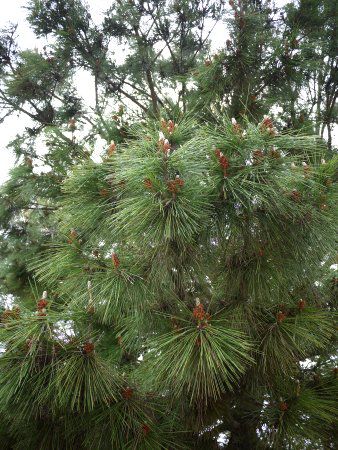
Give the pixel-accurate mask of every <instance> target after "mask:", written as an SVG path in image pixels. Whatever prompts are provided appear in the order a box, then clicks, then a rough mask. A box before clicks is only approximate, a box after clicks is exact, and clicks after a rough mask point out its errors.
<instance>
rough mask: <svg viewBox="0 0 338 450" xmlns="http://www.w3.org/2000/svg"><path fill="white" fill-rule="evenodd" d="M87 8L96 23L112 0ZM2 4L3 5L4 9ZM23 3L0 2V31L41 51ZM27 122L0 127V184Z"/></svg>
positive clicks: (221, 33)
mask: <svg viewBox="0 0 338 450" xmlns="http://www.w3.org/2000/svg"><path fill="white" fill-rule="evenodd" d="M87 3H88V4H89V5H90V10H91V15H92V17H93V20H94V21H95V22H100V19H101V17H102V13H103V12H104V11H105V10H107V9H108V8H109V6H110V5H111V3H112V0H87ZM275 3H276V5H277V6H283V5H284V4H285V3H287V1H286V0H275ZM4 4H5V5H4ZM25 5H27V0H11V1H9V0H7V1H4V0H2V2H1V6H2V9H1V14H0V29H1V28H3V27H5V26H6V25H7V24H8V23H9V22H12V23H16V24H18V39H19V46H20V48H21V49H25V48H34V47H37V48H42V47H43V45H44V44H45V42H44V41H43V40H37V39H36V37H35V35H34V33H33V32H32V31H31V30H30V29H29V26H28V24H27V22H26V21H25V17H26V14H27V11H26V10H25ZM226 38H227V36H226V33H225V28H224V25H222V24H221V23H220V24H218V26H217V27H216V28H215V29H214V31H213V35H212V42H213V48H214V49H217V48H221V47H222V46H223V43H224V42H225V40H226ZM88 81H89V80H88V76H87V75H86V74H81V77H80V79H79V84H78V86H77V87H78V91H79V93H80V95H82V96H83V97H84V98H85V99H86V100H87V101H88V102H89V103H92V102H91V99H92V98H93V95H94V92H93V83H91V82H88ZM25 126H27V120H26V119H24V118H22V117H20V116H19V117H16V116H12V117H9V118H7V119H6V120H5V122H4V123H3V124H0V184H1V183H2V182H3V181H4V180H6V179H7V178H8V173H9V170H10V168H11V167H13V164H14V157H13V155H12V153H11V151H10V150H8V149H6V145H7V144H8V143H9V142H10V141H11V139H13V138H14V137H15V135H16V134H17V133H21V132H22V131H23V130H24V128H25Z"/></svg>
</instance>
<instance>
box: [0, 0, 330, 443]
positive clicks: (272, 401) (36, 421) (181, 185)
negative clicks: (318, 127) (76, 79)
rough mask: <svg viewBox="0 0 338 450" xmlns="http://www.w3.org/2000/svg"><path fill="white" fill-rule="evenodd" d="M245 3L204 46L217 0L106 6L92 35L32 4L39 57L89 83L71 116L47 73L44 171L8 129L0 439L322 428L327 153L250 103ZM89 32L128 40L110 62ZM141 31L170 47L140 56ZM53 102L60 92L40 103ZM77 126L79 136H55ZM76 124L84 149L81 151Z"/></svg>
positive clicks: (268, 57)
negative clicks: (90, 90) (100, 150)
mask: <svg viewBox="0 0 338 450" xmlns="http://www.w3.org/2000/svg"><path fill="white" fill-rule="evenodd" d="M263 3H265V2H260V1H252V0H250V1H249V0H248V1H241V2H239V1H238V2H236V1H234V2H230V8H229V9H228V12H230V14H231V18H230V24H232V25H231V26H232V27H233V28H232V30H233V31H232V33H233V34H232V37H231V39H232V42H233V44H231V46H230V48H227V49H225V50H224V51H223V52H221V53H219V54H218V55H217V56H216V57H215V58H213V57H211V58H210V59H206V58H209V56H206V55H207V52H208V47H207V46H206V43H205V42H204V39H202V38H201V39H199V36H200V35H199V34H198V33H197V31H196V30H198V26H202V25H201V24H202V23H203V22H204V19H205V17H206V15H210V16H211V17H213V18H214V19H216V18H218V17H219V14H220V12H221V10H220V9H218V8H219V5H217V4H212V3H207V4H205V5H204V4H202V3H201V2H177V3H175V4H171V3H170V4H169V3H166V2H159V3H157V2H156V3H155V4H151V3H142V4H141V3H140V4H139V3H135V2H134V1H131V2H130V4H128V7H127V6H126V4H125V3H123V2H116V4H114V5H113V7H112V9H111V10H110V13H109V14H108V15H107V17H106V19H105V21H104V30H105V32H104V33H103V34H102V30H101V29H100V28H99V27H98V26H96V25H95V24H93V23H92V22H91V18H90V15H89V13H88V12H87V11H86V9H85V7H84V5H83V4H82V3H81V2H78V1H76V2H75V1H60V0H58V1H50V2H37V1H34V2H31V6H30V21H31V23H32V25H33V26H34V27H35V30H36V32H37V33H38V34H41V35H44V34H45V35H49V34H50V35H53V36H54V37H55V38H56V42H55V43H54V44H55V46H54V47H53V48H54V51H55V54H56V56H55V58H56V59H58V58H60V61H71V66H72V67H71V70H72V69H73V68H75V67H78V68H79V67H82V68H85V67H86V68H87V70H90V71H92V74H93V81H94V85H95V87H96V93H97V95H96V105H95V107H94V110H93V112H92V113H91V114H88V111H84V107H83V106H80V101H79V99H78V97H77V94H76V91H75V90H74V89H73V87H72V84H71V82H70V80H71V77H70V75H69V74H65V79H64V81H61V80H60V88H59V89H60V92H65V98H64V100H63V102H62V106H59V107H58V108H56V109H55V111H54V113H53V119H52V120H51V121H50V122H43V123H42V122H39V120H40V119H37V118H34V120H35V124H40V125H38V128H39V130H38V131H37V133H38V135H39V134H42V133H45V136H47V138H48V141H47V142H48V152H47V153H46V156H45V158H46V159H45V160H44V162H45V163H46V162H47V163H48V164H49V165H50V167H51V171H50V172H47V173H45V174H41V175H38V176H37V175H36V174H35V173H34V171H33V168H32V167H31V165H32V161H30V159H29V158H31V160H33V161H36V159H37V158H39V157H40V156H39V155H38V154H37V152H36V142H37V141H36V139H35V138H32V140H31V142H30V145H29V146H28V145H27V140H25V139H22V138H21V139H18V140H17V141H16V142H15V143H14V144H13V145H14V149H16V151H17V152H18V156H19V157H20V158H21V160H20V164H19V165H18V167H17V168H16V169H15V172H14V173H13V178H12V179H11V180H10V181H9V182H8V183H7V184H6V185H5V186H4V188H3V196H4V199H5V200H6V202H7V204H5V206H4V208H3V212H2V217H3V219H2V227H4V229H6V227H7V229H6V235H5V236H4V237H3V243H2V248H3V249H6V252H7V254H6V258H7V259H5V261H6V262H7V261H11V260H12V261H13V264H12V266H10V269H8V265H7V264H6V262H5V264H4V265H3V268H2V270H3V273H6V274H7V277H8V278H7V288H6V289H7V292H12V293H14V294H15V299H14V300H15V301H14V304H12V306H11V307H8V308H3V311H2V314H1V328H0V342H1V343H2V346H3V354H2V356H1V358H0V399H1V400H0V419H1V421H0V424H1V425H0V442H1V444H2V447H3V448H8V449H11V448H15V449H36V448H41V449H63V448H65V449H68V448H69V449H76V448H79V449H80V448H81V449H82V448H84V449H87V448H88V449H112V448H113V449H120V448H121V449H129V448H130V449H147V450H148V449H155V450H156V449H160V448H162V449H175V448H187V449H190V448H191V449H192V448H196V449H198V448H200V449H206V448H220V447H222V446H223V447H224V446H225V447H226V448H228V449H247V448H254V449H260V448H295V449H297V448H300V449H303V448H311V449H312V448H318V449H320V448H333V447H334V446H335V445H336V443H337V441H336V439H337V436H336V432H335V428H334V420H335V416H336V415H337V405H336V400H335V398H336V395H337V369H336V367H335V366H336V364H335V361H336V343H337V342H336V338H335V309H336V300H335V298H336V297H335V296H336V288H337V278H336V277H333V275H332V270H331V269H330V267H331V265H332V264H333V261H334V260H333V258H334V256H333V252H334V250H333V249H334V218H335V216H336V214H335V212H336V210H335V202H334V199H335V197H334V194H335V183H334V182H335V181H336V180H335V177H336V167H337V158H336V157H332V153H328V152H327V147H326V145H325V142H324V141H323V140H322V139H320V137H316V136H314V135H313V134H312V132H311V134H310V135H307V134H306V133H305V131H309V128H305V129H304V127H300V129H298V130H297V131H292V130H291V129H289V126H288V125H287V127H286V128H287V130H284V131H283V130H282V128H283V127H285V120H284V119H285V118H284V117H283V116H278V115H277V117H276V120H274V118H273V116H263V114H264V113H266V112H267V111H269V109H270V108H271V107H272V106H273V105H276V104H278V101H279V99H280V98H282V96H281V94H280V93H281V89H282V86H283V85H284V86H287V83H289V82H290V79H289V78H288V77H286V78H285V77H284V74H283V73H282V74H281V75H280V76H278V78H277V79H276V77H275V76H276V74H277V72H276V70H275V68H272V70H270V69H269V64H270V63H271V61H277V62H278V61H282V55H283V52H284V50H283V49H284V41H283V39H284V36H283V33H284V32H285V30H286V28H283V29H281V30H279V29H278V27H274V25H273V22H272V18H273V15H274V14H275V12H274V11H273V10H272V9H271V10H269V8H268V4H267V3H268V2H267V3H266V4H263ZM203 5H204V7H203ZM300 6H303V5H300ZM236 12H237V16H236V14H235V13H236ZM171 14H172V15H173V16H172V17H175V18H177V17H178V19H177V20H176V21H175V20H168V22H167V20H166V18H167V17H169V18H170V17H171ZM292 14H293V13H292ZM189 17H190V19H191V20H192V22H191V25H192V26H191V27H190V28H189V25H188V24H189ZM290 17H291V13H290ZM127 19H128V20H127ZM145 19H147V20H148V21H150V22H147V21H146V23H147V26H150V25H151V27H152V28H151V30H150V31H149V33H146V34H145V35H144V33H145V31H144V28H142V27H143V26H144V23H145V22H144V20H145ZM283 20H284V19H283ZM283 20H282V21H281V22H278V23H280V24H282V23H283ZM199 21H200V22H199ZM243 21H244V24H243ZM285 23H286V22H285ZM149 24H150V25H149ZM198 24H200V25H198ZM177 27H178V29H180V30H181V35H180V36H178V35H177V33H176V31H177ZM186 27H188V28H186ZM195 27H196V28H195ZM258 27H261V29H262V30H264V33H266V34H264V39H265V40H264V42H263V43H262V44H261V43H260V42H259V39H261V38H260V37H259V36H258V33H257V34H256V33H255V29H256V30H257V29H259V28H258ZM309 27H311V26H310V25H309ZM154 29H155V30H156V32H155V31H153V30H154ZM153 32H154V33H155V35H153V34H152V33H153ZM195 32H196V33H195ZM194 33H195V34H194ZM142 34H143V36H142ZM108 36H112V37H113V38H112V39H115V38H116V39H118V40H120V42H123V41H124V40H128V41H129V44H130V47H131V50H132V51H131V53H130V55H129V56H128V58H127V60H126V62H125V63H123V64H122V65H118V64H115V62H113V61H112V60H111V59H110V55H109V48H108V47H109V46H108V44H107V40H108ZM270 37H271V38H272V41H271V46H269V44H267V42H266V40H267V39H269V38H270ZM159 42H161V43H163V42H164V44H165V46H166V48H167V50H168V51H169V55H170V56H169V57H168V59H165V58H163V59H162V58H160V55H159V56H158V60H156V61H154V60H153V59H152V58H153V57H154V44H156V43H159ZM263 44H264V45H263ZM261 45H263V48H262V47H261ZM238 49H240V53H239V54H237V50H238ZM257 49H261V53H260V63H259V64H258V66H257V67H254V58H253V55H254V54H255V53H256V52H257ZM270 51H271V53H270ZM20 57H21V56H20ZM53 57H54V56H53ZM22 58H24V56H22ZM30 58H31V56H29V58H28V59H29V61H32V60H34V61H36V60H38V63H36V64H37V66H36V67H35V66H34V64H35V63H34V61H33V63H32V64H33V67H34V70H33V72H32V69H31V70H30V71H27V70H26V69H25V70H23V74H25V73H28V74H31V73H34V74H36V75H34V77H35V78H34V77H33V81H34V79H35V81H36V83H37V84H38V85H39V84H40V83H39V80H40V77H41V76H42V75H41V73H42V74H43V73H44V72H43V70H42V67H38V66H39V65H40V63H41V61H42V62H43V61H44V59H45V58H42V59H41V55H40V56H39V55H37V56H36V55H33V56H32V60H31V59H30ZM34 58H35V59H34ZM98 60H99V61H100V64H97V62H96V61H98ZM22 61H26V60H24V59H23V60H22ZM58 61H59V60H58ZM150 61H152V62H153V64H152V65H151V66H150V65H149V63H150ZM26 63H27V62H25V63H23V62H22V64H23V66H24V67H26V66H25V65H26ZM301 63H302V64H305V62H304V60H303V59H301ZM58 64H59V62H58ZM243 64H244V66H243ZM278 64H279V63H278ZM224 65H226V67H227V71H226V72H225V74H224V72H223V69H222V67H223V68H224ZM46 67H47V66H46ZM48 67H49V66H48ZM65 67H67V66H65ZM128 67H131V68H132V69H130V68H128ZM243 67H246V69H245V77H243V79H242V80H238V74H240V73H241V72H240V70H241V68H243ZM285 67H286V65H285V66H283V70H284V68H285ZM18 68H20V63H18ZM251 68H252V69H253V68H254V70H251ZM6 70H7V69H6ZM40 70H41V71H40ZM149 71H150V77H149V76H148V75H149ZM147 72H148V73H147ZM112 73H114V74H116V77H115V78H114V83H115V82H116V80H118V82H117V84H116V85H114V87H112V85H111V80H112V77H111V76H109V75H111V74H112ZM217 74H218V75H217ZM250 74H251V76H250ZM325 74H326V72H325ZM20 76H21V75H20V71H19V75H18V74H17V73H16V71H15V73H14V74H13V75H6V77H4V78H3V80H5V82H6V83H9V84H8V85H6V86H13V91H9V90H8V89H9V88H8V87H7V88H6V89H7V91H6V93H7V94H6V95H9V92H11V98H12V103H13V102H14V100H13V99H15V102H14V103H13V106H12V108H13V110H17V109H16V108H17V107H20V108H21V109H24V108H25V107H27V103H29V102H33V104H37V105H38V106H37V107H39V108H42V106H39V105H40V104H41V102H43V101H45V97H46V92H49V89H50V88H49V87H48V86H47V85H45V89H46V90H45V91H39V89H37V90H36V97H30V98H27V97H26V95H27V94H25V96H24V97H20V96H19V94H20V92H21V91H20V89H19V91H17V90H16V89H17V87H18V86H19V87H20V85H21V78H20ZM24 76H26V75H24ZM29 76H30V75H29ZM327 76H328V77H329V76H330V75H327ZM297 77H298V78H297V83H298V82H299V83H302V79H301V77H299V76H298V75H297ZM47 79H49V78H48V77H47ZM215 79H216V80H217V81H218V84H217V85H215V84H213V82H214V80H215ZM8 80H9V82H8ZM169 80H170V81H169ZM192 80H195V82H196V85H195V88H194V89H193V88H191V85H190V84H189V81H192ZM231 80H232V81H231ZM18 81H20V83H19V82H18ZM292 82H293V81H292ZM11 83H12V84H11ZM266 83H267V84H266ZM131 85H132V86H131ZM126 86H129V87H128V90H125V89H127V88H126ZM303 86H305V81H304V84H303ZM152 87H153V88H154V90H152ZM214 87H215V89H214ZM229 87H230V90H229ZM169 88H171V89H172V91H170V90H169ZM256 89H261V94H260V97H259V98H257V99H255V101H254V102H253V101H252V100H253V99H251V100H249V101H248V94H247V93H248V92H249V91H250V92H251V91H252V90H253V91H255V90H256ZM54 92H56V95H58V96H59V95H60V93H59V92H58V91H57V90H56V91H54ZM172 92H174V93H175V92H176V93H177V92H178V96H177V98H176V100H175V99H174V97H173V95H172V94H171V93H172ZM295 92H296V94H297V95H298V97H297V98H300V95H301V93H300V88H299V87H298V85H297V89H296V90H295ZM28 93H29V95H32V93H31V90H30V89H29V90H28ZM34 95H35V94H34ZM103 95H105V96H106V95H109V96H111V97H112V98H113V99H114V100H115V99H118V100H123V99H124V100H125V99H128V102H127V104H126V105H125V107H126V109H127V112H125V108H120V109H117V108H116V106H115V110H114V114H113V117H109V118H108V117H107V110H109V106H108V104H107V103H106V102H105V101H104V98H103ZM39 96H41V97H39ZM130 97H132V98H130ZM66 98H71V99H73V100H72V101H73V103H72V104H73V105H74V104H76V105H77V109H76V112H74V113H73V114H72V115H69V116H68V117H67V118H66V119H61V118H60V117H61V115H62V114H64V111H65V110H66V108H67V107H68V106H67V105H69V103H67V102H66ZM75 99H76V101H75ZM135 100H136V102H135ZM256 100H257V102H256ZM74 101H75V102H74ZM35 102H36V103H35ZM137 103H140V105H142V107H141V106H140V105H138V104H137ZM255 103H257V105H256V106H255ZM8 105H9V104H8ZM9 106H10V105H9ZM283 106H284V109H283V113H285V114H287V113H288V112H290V110H291V109H290V106H289V104H288V103H287V102H285V104H283ZM135 107H136V109H134V108H135ZM53 108H54V107H53ZM288 108H289V109H288ZM30 111H31V109H30V107H29V112H30ZM131 111H132V112H131ZM68 114H69V113H68ZM233 115H234V116H235V117H234V118H232V119H230V118H229V117H232V116H233ZM74 116H75V118H73V117H74ZM162 116H163V118H162ZM311 119H312V117H311V115H310V116H309V121H311ZM84 121H87V123H89V124H90V127H89V130H88V134H86V135H85V136H84V138H83V141H86V146H85V147H84V145H83V142H82V141H81V140H80V139H79V138H77V139H76V137H77V136H79V133H77V130H78V128H80V127H81V122H84ZM330 123H331V122H330ZM293 125H296V124H293ZM311 126H312V123H311ZM296 127H297V126H296ZM40 128H41V129H40ZM297 128H299V127H297ZM66 131H68V133H67V132H66ZM310 131H311V130H310ZM34 133H36V131H35V132H34ZM31 134H32V132H31ZM97 135H100V136H101V137H102V138H103V139H105V140H106V142H107V145H106V154H105V155H104V157H103V160H102V162H94V161H93V160H92V159H91V158H90V153H91V150H92V149H91V147H92V146H93V143H94V138H95V136H97ZM69 136H71V137H69ZM25 152H26V153H27V154H25ZM23 155H24V156H25V159H23ZM32 155H33V157H32ZM35 158H36V159H35ZM13 194H15V195H14V200H13ZM32 203H34V209H33V210H32V213H29V214H28V213H27V212H26V213H25V215H22V213H21V211H22V210H24V209H25V208H26V210H27V205H28V206H29V207H31V205H32ZM36 204H37V205H38V206H36ZM28 209H29V208H28ZM29 211H30V209H29ZM27 219H29V221H28V220H27ZM27 236H28V237H29V239H26V237H27ZM24 239H25V241H24ZM16 248H17V249H19V250H20V252H21V255H22V252H23V251H24V252H25V262H24V264H23V261H20V258H18V257H17V256H16V253H15V249H16ZM15 263H19V266H20V267H21V268H22V271H23V273H24V275H22V278H21V281H22V283H21V284H20V283H19V282H18V280H20V277H18V272H19V269H18V268H17V267H16V266H15ZM10 274H12V275H11V278H10ZM32 274H34V277H33V275H32ZM220 436H223V441H224V442H225V443H224V444H222V443H221V442H219V440H220Z"/></svg>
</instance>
